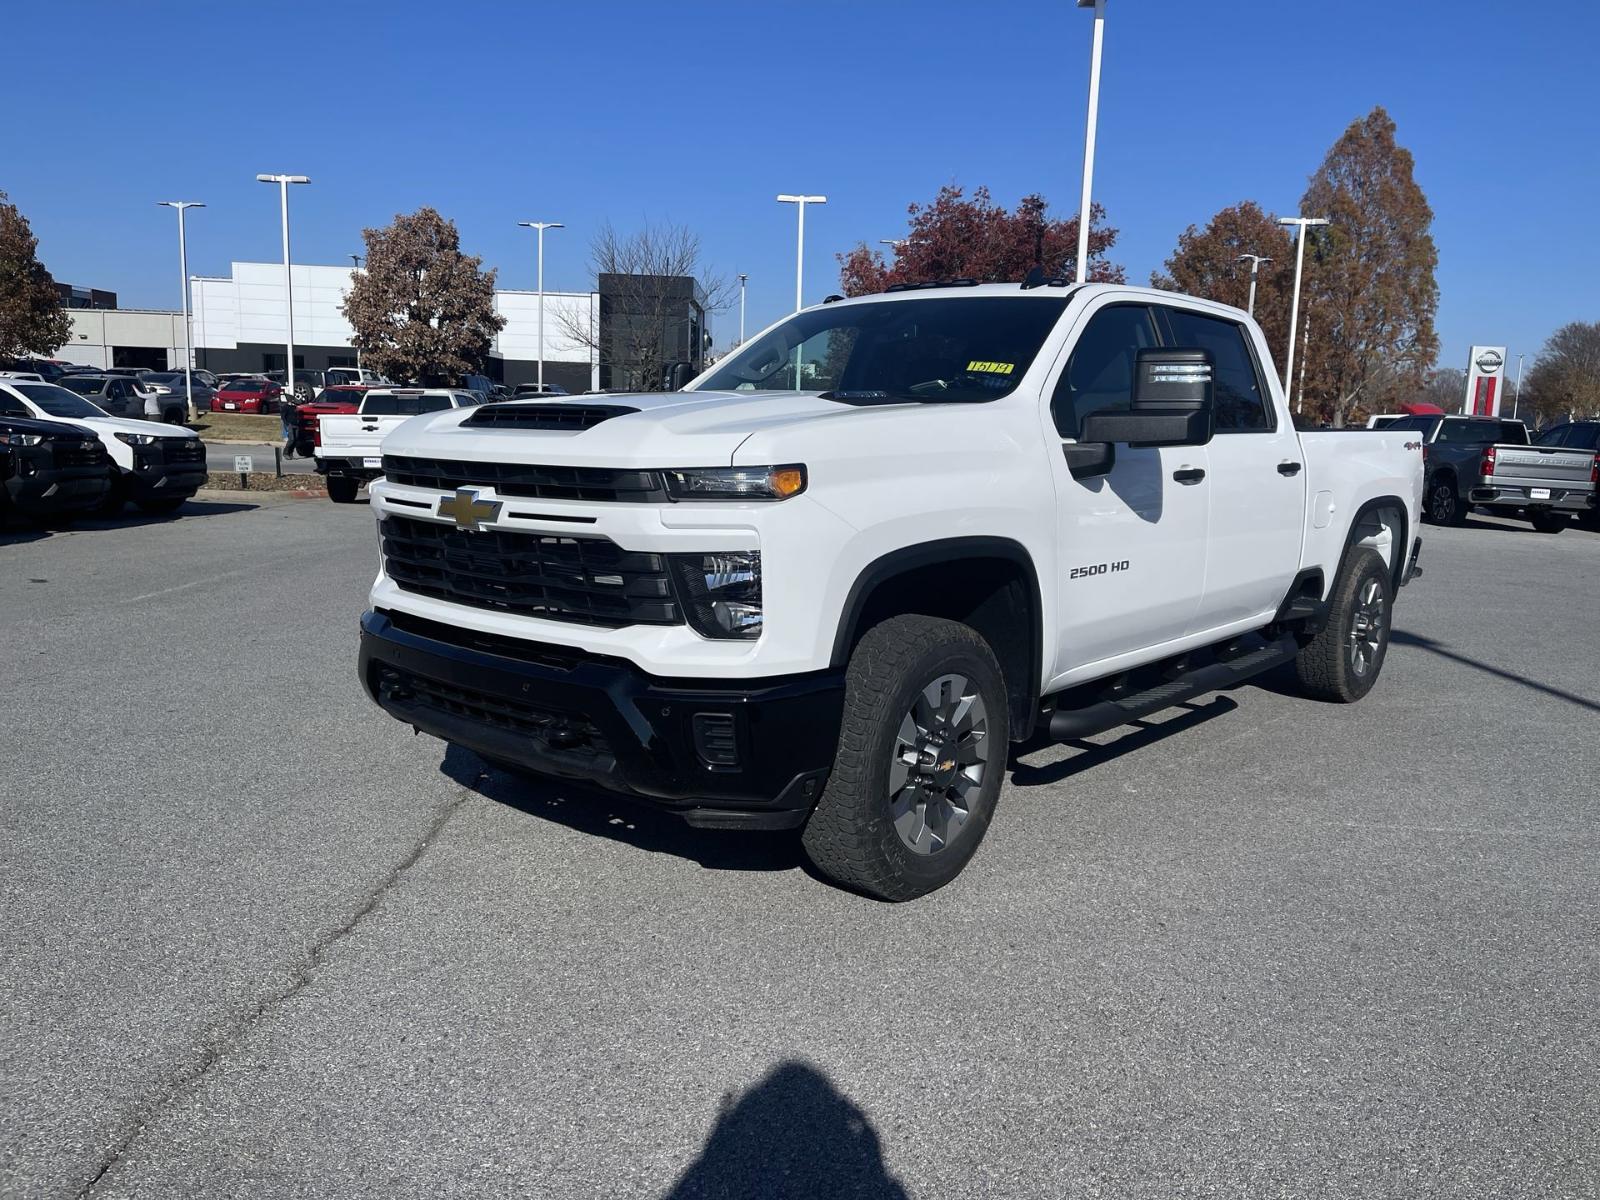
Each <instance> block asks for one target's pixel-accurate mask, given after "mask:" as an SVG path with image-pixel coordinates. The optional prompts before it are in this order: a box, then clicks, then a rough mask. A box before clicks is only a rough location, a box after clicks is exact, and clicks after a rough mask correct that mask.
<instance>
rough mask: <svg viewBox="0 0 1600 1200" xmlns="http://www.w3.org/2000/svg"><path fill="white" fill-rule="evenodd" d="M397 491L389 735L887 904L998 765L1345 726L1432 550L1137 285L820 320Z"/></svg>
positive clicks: (1415, 444)
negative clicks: (781, 833)
mask: <svg viewBox="0 0 1600 1200" xmlns="http://www.w3.org/2000/svg"><path fill="white" fill-rule="evenodd" d="M349 420H356V419H355V418H349ZM373 432H376V430H374V431H373ZM325 440H327V438H326V437H325ZM373 452H374V451H367V453H373ZM382 469H383V474H384V478H383V479H382V480H381V481H379V482H377V483H375V484H374V485H373V487H372V507H373V509H374V511H375V513H376V514H377V516H378V518H379V526H378V528H379V535H380V539H381V543H382V552H383V569H382V571H381V573H380V574H379V576H378V579H377V581H376V583H375V584H374V585H373V588H372V594H371V611H369V612H368V613H367V614H366V615H365V616H364V617H363V620H362V650H361V664H360V671H361V679H362V682H363V684H364V686H365V687H366V689H367V691H368V694H369V695H370V696H371V697H372V698H373V699H374V700H375V701H376V702H377V703H378V704H379V705H381V706H382V707H383V708H384V709H386V710H387V711H388V712H390V713H391V714H392V715H394V716H395V717H396V718H398V719H399V720H401V721H404V722H406V723H407V724H409V725H412V726H413V727H415V728H417V729H420V730H421V731H423V732H425V733H431V734H434V735H435V736H437V737H440V738H443V739H445V740H447V741H449V742H453V743H456V744H459V745H462V746H465V747H467V748H469V749H472V750H474V751H476V752H477V753H479V754H480V755H482V756H483V757H484V758H486V759H488V760H490V761H491V762H494V763H496V764H500V765H503V766H508V767H510V768H512V769H514V770H521V771H527V772H532V773H535V774H541V775H546V776H556V777H566V778H574V779H582V780H587V781H589V782H591V783H595V784H599V785H601V786H603V787H607V788H610V789H613V790H615V791H618V792H621V793H624V794H626V795H629V796H632V797H635V798H636V799H639V800H642V801H645V802H649V803H653V804H656V805H658V806H660V807H662V808H664V809H667V810H669V811H672V812H676V813H678V814H680V815H682V816H683V817H684V818H685V819H686V820H688V821H689V822H690V823H692V824H695V825H698V826H701V827H708V828H724V829H793V828H803V830H804V832H803V834H802V840H803V843H804V845H805V848H806V851H807V853H808V854H809V855H810V857H811V859H812V861H813V862H814V863H815V864H816V865H817V866H818V867H819V868H820V869H821V870H822V871H824V872H825V873H827V874H828V875H830V876H832V877H833V878H834V879H836V880H839V881H840V882H842V883H844V884H846V885H848V886H850V887H853V888H857V889H860V890H862V891H865V892H868V893H871V894H873V895H877V896H881V897H885V898H889V899H907V898H909V897H912V896H917V895H920V894H922V893H924V892H927V891H930V890H931V889H933V888H936V887H939V886H941V885H943V884H944V883H946V882H948V881H949V880H950V879H952V878H954V877H955V875H956V874H957V873H958V872H959V871H960V870H961V869H962V867H963V866H964V865H965V864H966V863H967V861H968V860H969V859H970V858H971V857H972V855H973V853H974V852H975V851H976V850H977V848H978V845H979V842H980V841H981V840H982V838H983V834H984V831H985V829H986V828H987V827H988V825H989V822H990V820H991V818H992V817H993V815H994V813H995V807H996V803H997V801H998V799H999V794H1000V787H1001V781H1002V778H1003V776H1004V774H1005V771H1006V766H1007V756H1008V754H1009V752H1010V747H1011V745H1012V743H1014V742H1020V741H1023V740H1025V739H1028V738H1030V737H1033V736H1035V735H1045V736H1047V737H1049V738H1052V739H1055V740H1071V739H1076V738H1081V737H1084V736H1086V735H1089V734H1093V733H1096V732H1100V731H1103V730H1106V729H1109V728H1113V727H1115V726H1117V725H1120V724H1125V723H1128V722H1132V721H1137V720H1139V719H1141V718H1143V717H1145V716H1147V715H1149V714H1151V713H1154V712H1158V711H1160V710H1162V709H1166V708H1169V707H1171V706H1173V705H1175V704H1178V703H1181V702H1182V701H1184V700H1186V699H1189V698H1190V697H1193V696H1195V695H1198V694H1201V693H1203V692H1208V691H1214V690H1218V689H1221V688H1226V687H1231V686H1234V685H1235V684H1237V683H1240V682H1242V681H1244V680H1246V679H1249V678H1251V677H1252V676H1254V675H1256V674H1258V673H1260V672H1262V671H1265V670H1268V669H1270V668H1272V667H1274V666H1277V665H1280V664H1288V663H1293V664H1294V665H1295V668H1296V670H1297V672H1298V676H1299V679H1300V683H1301V687H1302V688H1303V690H1304V691H1305V692H1306V693H1307V694H1309V695H1312V696H1315V697H1319V698H1323V699H1327V700H1335V701H1353V700H1358V699H1360V698H1361V697H1362V696H1364V695H1365V694H1366V693H1367V691H1368V690H1369V689H1370V688H1371V687H1372V686H1373V684H1374V682H1375V681H1376V680H1377V678H1378V674H1379V672H1380V671H1381V670H1382V667H1383V663H1384V657H1385V653H1386V650H1387V648H1388V641H1389V630H1390V620H1391V613H1392V606H1393V603H1394V599H1395V595H1396V593H1397V591H1398V589H1399V588H1400V587H1401V586H1402V585H1403V584H1404V583H1406V581H1407V580H1408V579H1410V578H1411V576H1412V575H1413V573H1414V572H1415V567H1416V561H1417V555H1418V551H1419V549H1420V545H1421V543H1420V539H1419V538H1418V536H1417V534H1418V522H1419V508H1420V504H1421V498H1422V447H1421V440H1420V438H1419V437H1418V435H1417V434H1416V433H1415V432H1407V433H1388V432H1386V431H1377V432H1367V431H1351V432H1348V433H1347V432H1329V433H1320V432H1319V433H1299V432H1297V431H1296V430H1295V428H1294V423H1293V421H1292V420H1291V417H1290V413H1289V410H1288V408H1287V407H1286V405H1285V403H1284V398H1283V394H1282V391H1281V389H1280V387H1279V385H1278V380H1277V374H1276V372H1275V371H1274V370H1273V369H1272V367H1271V358H1270V356H1269V353H1268V349H1267V345H1266V341H1265V339H1264V338H1263V336H1262V334H1261V330H1260V328H1259V327H1258V326H1257V325H1256V324H1255V322H1254V321H1252V320H1251V319H1250V318H1249V317H1248V316H1246V315H1245V313H1243V312H1241V311H1239V310H1238V309H1234V308H1229V307H1225V306H1223V305H1220V304H1215V303H1211V302H1209V301H1204V300H1196V299H1192V298H1190V297H1186V296H1179V295H1175V294H1172V293H1167V292H1159V291H1153V290H1151V289H1148V288H1135V287H1125V286H1121V285H1107V284H1089V285H1081V286H1077V287H1070V286H1066V285H1062V284H1059V283H1058V282H1057V281H1044V282H1038V281H1034V280H1030V281H1029V282H1028V283H1026V284H1023V285H1022V286H1020V287H1019V286H1018V285H1016V284H985V285H981V286H959V285H951V286H942V285H941V286H928V287H918V288H915V289H896V290H891V291H889V292H887V293H885V294H882V295H875V296H863V297H859V298H855V299H850V300H835V301H833V302H828V303H824V304H821V305H818V306H816V307H813V308H809V309H805V310H803V311H801V312H798V313H796V314H794V315H793V316H791V317H789V318H786V319H785V320H783V321H781V322H779V323H778V324H777V325H775V326H773V327H772V328H770V329H768V330H767V331H766V332H764V333H762V334H761V335H760V336H758V337H756V338H753V339H752V340H750V341H749V342H747V343H746V344H745V345H744V346H742V347H741V348H739V349H738V350H736V351H734V352H733V353H732V354H730V355H729V356H728V357H726V358H724V359H723V360H721V361H720V362H718V363H717V364H716V365H715V366H714V367H712V368H711V369H710V370H708V371H707V372H706V373H705V374H703V375H701V376H700V377H699V378H697V379H696V380H694V381H693V382H692V383H691V384H690V385H689V387H688V389H687V390H685V391H681V392H676V393H670V394H659V395H658V394H651V395H606V396H595V397H574V398H571V399H566V400H556V401H550V400H537V401H510V402H503V403H495V404H487V405H483V406H481V407H477V408H473V409H471V410H469V411H461V412H441V413H437V414H435V415H434V416H431V417H422V418H419V419H417V420H414V421H410V422H409V423H407V424H406V425H405V426H404V427H403V428H400V429H398V430H395V431H394V432H392V433H390V434H389V435H388V437H387V439H386V441H385V442H384V446H383V455H382ZM573 802H577V799H576V797H574V800H573Z"/></svg>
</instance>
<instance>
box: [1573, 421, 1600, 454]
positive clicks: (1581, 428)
mask: <svg viewBox="0 0 1600 1200" xmlns="http://www.w3.org/2000/svg"><path fill="white" fill-rule="evenodd" d="M1568 428H1569V429H1570V430H1571V432H1570V433H1568V434H1567V441H1566V444H1567V445H1569V446H1575V447H1577V448H1578V449H1580V450H1597V449H1600V425H1572V426H1569V427H1568Z"/></svg>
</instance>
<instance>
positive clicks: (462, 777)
mask: <svg viewBox="0 0 1600 1200" xmlns="http://www.w3.org/2000/svg"><path fill="white" fill-rule="evenodd" d="M439 770H440V771H441V772H443V773H444V774H445V775H447V776H449V777H450V778H451V779H453V780H455V781H456V782H457V783H459V784H461V785H462V786H463V787H467V788H470V789H472V790H473V791H474V792H477V793H478V795H480V796H482V797H484V798H485V799H486V800H493V801H494V802H495V803H496V804H503V805H505V806H506V807H507V808H514V809H516V810H517V811H518V812H523V813H527V814H528V815H529V816H532V817H538V818H540V819H542V820H546V821H554V822H556V823H557V824H560V825H565V826H566V827H567V828H568V829H575V830H577V831H578V832H580V833H586V834H590V835H593V836H595V837H603V838H609V839H611V840H612V841H614V842H623V843H625V844H626V845H629V846H633V847H635V848H637V849H640V850H647V851H649V852H651V853H654V854H672V855H676V856H677V857H678V858H685V859H688V860H690V861H691V862H696V863H699V864H700V865H701V866H702V867H705V868H707V869H708V870H713V871H792V870H797V869H804V868H805V867H806V863H805V858H804V855H803V853H802V852H801V849H800V838H799V836H798V835H797V834H796V833H795V832H793V831H787V832H779V833H768V832H755V833H744V832H733V831H726V830H720V829H695V828H694V827H692V826H690V825H689V824H687V823H686V822H685V821H684V820H683V818H681V817H678V816H675V815H674V814H672V813H668V812H661V811H659V810H657V809H654V808H652V807H650V806H649V805H648V804H644V803H635V802H633V801H630V800H629V799H627V798H626V797H625V796H619V795H616V794H615V793H612V792H607V791H604V790H602V789H600V788H595V787H590V786H587V785H585V784H582V783H572V782H568V781H566V780H560V779H545V778H541V777H538V776H533V775H521V774H517V773H515V772H512V771H508V770H505V769H504V768H502V767H498V766H495V765H494V764H492V763H487V762H485V761H484V760H483V759H481V758H479V757H478V756H477V755H476V754H474V753H472V752H471V751H470V750H464V749H462V748H461V747H459V746H451V747H450V748H449V749H448V750H447V751H446V752H445V756H444V761H443V762H441V763H440V764H439Z"/></svg>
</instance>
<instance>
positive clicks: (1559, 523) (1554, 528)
mask: <svg viewBox="0 0 1600 1200" xmlns="http://www.w3.org/2000/svg"><path fill="white" fill-rule="evenodd" d="M1528 522H1529V523H1530V524H1531V525H1532V526H1533V527H1534V528H1535V529H1537V530H1538V531H1539V532H1540V533H1560V532H1561V531H1562V530H1563V529H1565V528H1566V527H1567V526H1568V525H1571V524H1572V518H1571V517H1569V516H1568V515H1567V514H1566V513H1558V512H1550V511H1548V510H1546V511H1544V512H1539V511H1537V510H1535V511H1533V512H1530V513H1529V514H1528Z"/></svg>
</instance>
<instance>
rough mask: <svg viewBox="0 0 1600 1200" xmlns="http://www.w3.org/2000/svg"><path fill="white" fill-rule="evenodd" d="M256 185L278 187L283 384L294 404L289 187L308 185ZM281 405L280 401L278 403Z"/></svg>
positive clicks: (268, 179) (300, 178)
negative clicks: (284, 323)
mask: <svg viewBox="0 0 1600 1200" xmlns="http://www.w3.org/2000/svg"><path fill="white" fill-rule="evenodd" d="M256 182H258V183H275V184H277V185H278V200H279V207H280V209H281V211H282V213H283V302H284V316H285V317H286V318H287V322H288V324H287V332H288V337H287V338H286V339H285V341H284V343H283V382H284V385H285V391H286V393H287V395H288V397H289V402H290V403H291V404H292V403H293V402H294V281H293V279H292V278H291V277H290V273H289V185H290V184H291V183H310V182H311V180H310V179H308V178H307V177H306V176H304V175H257V176H256ZM279 403H282V401H279Z"/></svg>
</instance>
